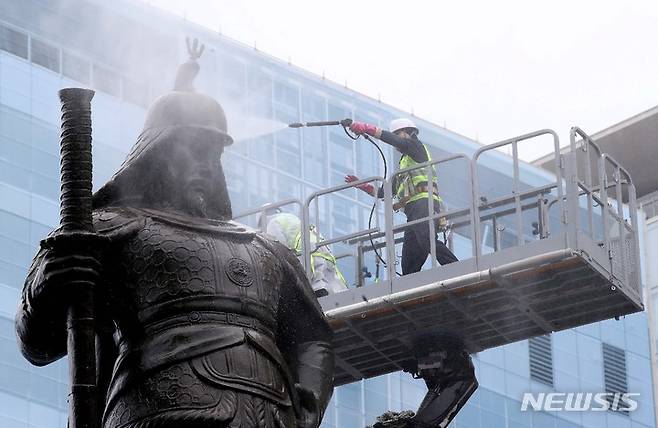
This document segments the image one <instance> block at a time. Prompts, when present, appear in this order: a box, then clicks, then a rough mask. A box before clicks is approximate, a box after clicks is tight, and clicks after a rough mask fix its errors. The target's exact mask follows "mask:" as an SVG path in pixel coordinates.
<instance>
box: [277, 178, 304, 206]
mask: <svg viewBox="0 0 658 428" xmlns="http://www.w3.org/2000/svg"><path fill="white" fill-rule="evenodd" d="M278 181H279V183H278V184H279V185H278V190H279V192H278V197H277V199H278V200H283V199H301V196H302V195H301V188H302V186H301V183H300V182H299V181H297V180H295V179H294V178H292V177H288V176H287V175H284V174H280V175H278Z"/></svg>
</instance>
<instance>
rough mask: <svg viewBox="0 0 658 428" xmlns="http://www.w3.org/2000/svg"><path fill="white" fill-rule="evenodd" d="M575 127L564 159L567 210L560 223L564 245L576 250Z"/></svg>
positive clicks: (577, 215) (576, 175)
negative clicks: (563, 228)
mask: <svg viewBox="0 0 658 428" xmlns="http://www.w3.org/2000/svg"><path fill="white" fill-rule="evenodd" d="M576 130H577V128H576V127H572V128H571V132H570V133H569V135H570V144H569V149H570V150H569V153H568V156H567V157H566V170H567V177H566V178H567V180H566V193H567V209H566V210H565V212H564V217H563V219H562V222H563V223H564V225H565V229H566V231H567V233H566V240H567V242H566V245H567V247H568V248H578V223H579V212H578V194H579V191H578V162H577V159H576V157H577V154H576V150H577V149H576Z"/></svg>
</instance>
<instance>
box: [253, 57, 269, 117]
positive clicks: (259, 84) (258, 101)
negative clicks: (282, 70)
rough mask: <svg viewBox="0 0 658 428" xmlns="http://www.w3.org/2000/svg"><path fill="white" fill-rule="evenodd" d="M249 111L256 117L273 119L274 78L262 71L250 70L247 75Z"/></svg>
mask: <svg viewBox="0 0 658 428" xmlns="http://www.w3.org/2000/svg"><path fill="white" fill-rule="evenodd" d="M247 90H248V96H247V110H248V112H249V113H250V114H252V115H255V116H256V117H262V118H266V119H269V118H271V117H272V112H273V110H272V78H271V77H270V76H269V75H268V74H266V73H263V72H262V71H260V70H258V69H255V68H250V69H249V71H248V74H247Z"/></svg>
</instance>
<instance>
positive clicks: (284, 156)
mask: <svg viewBox="0 0 658 428" xmlns="http://www.w3.org/2000/svg"><path fill="white" fill-rule="evenodd" d="M276 165H277V168H279V169H280V170H282V171H285V172H287V173H289V174H293V175H295V176H297V177H299V176H300V175H301V170H302V158H301V156H300V155H299V153H290V152H289V151H287V150H283V149H279V150H277V157H276Z"/></svg>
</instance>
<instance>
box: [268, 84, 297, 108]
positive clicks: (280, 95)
mask: <svg viewBox="0 0 658 428" xmlns="http://www.w3.org/2000/svg"><path fill="white" fill-rule="evenodd" d="M274 101H276V102H278V103H281V104H284V105H286V106H288V107H290V108H292V109H294V110H295V111H297V110H298V108H299V88H297V87H295V86H291V85H288V84H285V83H282V82H274Z"/></svg>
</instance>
